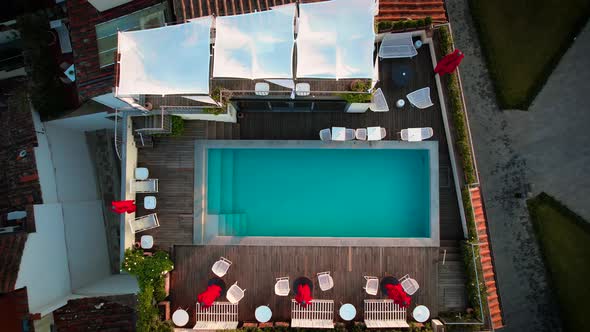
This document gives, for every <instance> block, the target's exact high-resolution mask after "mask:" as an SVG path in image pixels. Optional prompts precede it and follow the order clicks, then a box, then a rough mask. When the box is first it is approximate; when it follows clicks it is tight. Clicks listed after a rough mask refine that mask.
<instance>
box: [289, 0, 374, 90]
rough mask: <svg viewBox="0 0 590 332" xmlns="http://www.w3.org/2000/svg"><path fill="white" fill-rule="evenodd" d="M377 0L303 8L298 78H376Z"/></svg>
mask: <svg viewBox="0 0 590 332" xmlns="http://www.w3.org/2000/svg"><path fill="white" fill-rule="evenodd" d="M374 7H375V2H374V0H332V1H325V2H316V3H308V4H300V5H299V33H298V36H297V77H300V78H336V79H338V78H372V77H373V48H374V42H375V31H374V16H373V14H374Z"/></svg>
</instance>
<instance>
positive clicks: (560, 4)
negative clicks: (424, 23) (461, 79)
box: [469, 0, 590, 109]
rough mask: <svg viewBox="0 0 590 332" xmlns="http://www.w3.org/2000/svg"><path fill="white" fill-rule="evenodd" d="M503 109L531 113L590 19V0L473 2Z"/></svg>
mask: <svg viewBox="0 0 590 332" xmlns="http://www.w3.org/2000/svg"><path fill="white" fill-rule="evenodd" d="M469 2H470V7H471V13H472V16H473V19H474V21H475V23H476V26H477V27H478V30H479V39H480V42H481V44H482V47H483V50H484V53H485V56H486V60H487V63H488V68H489V70H490V73H491V75H492V79H493V81H494V84H495V88H496V94H497V98H498V103H499V104H500V107H502V108H504V109H506V108H519V109H527V108H528V106H529V105H530V103H531V102H532V101H533V99H534V97H535V96H536V95H537V93H538V92H539V90H540V89H541V88H542V87H543V85H544V84H545V81H546V79H547V77H548V76H549V75H550V74H551V72H552V71H553V68H554V67H555V65H557V63H558V61H559V59H560V58H561V56H562V55H563V53H564V52H565V51H566V50H567V48H568V47H569V46H570V45H571V43H572V40H573V38H574V37H575V36H576V35H577V33H578V32H579V31H580V29H581V28H582V27H583V26H584V24H585V23H586V21H587V20H588V17H589V16H590V1H588V0H493V1H486V0H470V1H469Z"/></svg>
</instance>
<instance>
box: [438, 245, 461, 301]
mask: <svg viewBox="0 0 590 332" xmlns="http://www.w3.org/2000/svg"><path fill="white" fill-rule="evenodd" d="M443 259H444V264H443ZM466 282H467V278H466V277H465V267H464V263H463V257H462V254H461V248H460V246H459V241H450V240H441V241H440V253H439V259H438V303H439V310H438V311H439V312H442V311H463V310H465V308H466V307H467V293H466V291H465V284H466Z"/></svg>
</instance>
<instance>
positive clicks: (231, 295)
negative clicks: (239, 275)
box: [225, 281, 246, 304]
mask: <svg viewBox="0 0 590 332" xmlns="http://www.w3.org/2000/svg"><path fill="white" fill-rule="evenodd" d="M245 291H246V290H245V289H241V288H240V286H238V282H237V281H236V282H235V283H234V284H233V285H231V287H230V288H229V289H228V290H227V294H226V295H225V297H226V298H227V300H228V301H229V302H230V303H234V304H236V303H238V302H240V300H241V299H243V298H244V292H245Z"/></svg>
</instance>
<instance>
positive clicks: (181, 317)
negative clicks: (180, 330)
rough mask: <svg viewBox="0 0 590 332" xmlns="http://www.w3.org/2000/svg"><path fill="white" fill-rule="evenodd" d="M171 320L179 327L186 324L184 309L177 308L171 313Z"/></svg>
mask: <svg viewBox="0 0 590 332" xmlns="http://www.w3.org/2000/svg"><path fill="white" fill-rule="evenodd" d="M172 322H173V323H174V325H176V326H179V327H182V326H185V325H186V324H188V312H186V310H184V309H177V310H176V311H175V312H174V313H173V314H172Z"/></svg>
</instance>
